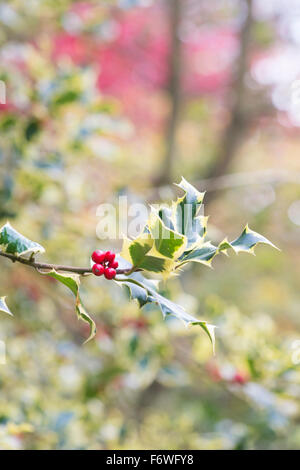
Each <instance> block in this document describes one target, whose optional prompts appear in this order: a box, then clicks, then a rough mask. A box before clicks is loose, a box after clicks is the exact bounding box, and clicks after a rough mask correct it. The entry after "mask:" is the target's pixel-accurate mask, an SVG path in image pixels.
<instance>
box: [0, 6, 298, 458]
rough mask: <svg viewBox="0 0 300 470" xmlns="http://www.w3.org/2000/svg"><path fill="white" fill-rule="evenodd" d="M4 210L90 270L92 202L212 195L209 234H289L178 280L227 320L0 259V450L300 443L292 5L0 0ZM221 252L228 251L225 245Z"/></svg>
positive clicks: (196, 306)
mask: <svg viewBox="0 0 300 470" xmlns="http://www.w3.org/2000/svg"><path fill="white" fill-rule="evenodd" d="M0 23H1V27H0V67H1V74H0V75H1V76H0V78H1V80H3V81H4V82H5V84H6V104H2V105H0V163H1V169H0V182H1V183H0V218H1V224H4V223H5V222H6V221H7V220H9V221H10V222H11V223H12V225H13V226H14V227H15V228H16V229H17V230H19V231H20V232H21V233H23V234H24V235H26V236H27V237H29V238H31V239H33V240H35V241H37V242H39V243H41V244H42V245H43V246H44V247H45V248H46V255H43V259H44V260H45V261H48V262H53V263H55V262H58V263H65V264H74V265H82V266H85V265H87V263H88V262H89V256H90V253H91V252H92V251H93V250H94V249H95V248H100V249H102V248H103V249H105V248H113V249H115V250H119V249H120V247H121V242H120V241H118V240H114V241H111V242H108V241H101V240H99V239H98V238H97V236H96V225H97V223H98V218H97V216H96V208H97V206H98V205H99V204H101V203H103V202H110V203H113V204H114V203H115V202H117V198H118V196H119V195H128V197H129V199H130V201H132V202H135V201H142V202H144V201H148V202H157V201H160V200H168V199H171V198H172V197H173V196H174V194H175V193H174V190H173V189H172V182H173V181H176V182H179V180H180V177H181V175H183V176H184V177H185V178H186V179H187V180H189V181H190V182H191V183H193V184H195V185H196V186H197V187H198V188H199V189H200V190H203V189H206V190H207V195H206V205H205V213H206V215H210V232H209V238H210V239H211V240H213V241H220V240H221V239H222V238H223V237H224V235H229V237H230V238H231V239H232V238H234V237H236V236H237V235H238V234H239V233H240V232H241V229H242V228H243V227H244V226H245V224H246V223H247V222H248V223H249V225H250V227H251V228H252V229H254V230H256V231H259V232H260V233H263V234H264V235H265V236H267V237H268V238H269V239H271V240H272V241H273V243H275V244H276V245H277V246H279V247H280V248H281V250H282V251H281V252H278V251H275V250H272V249H271V248H270V247H265V246H260V247H258V248H257V249H256V257H253V256H249V255H246V254H241V255H239V256H235V255H232V254H231V255H230V258H226V257H218V259H216V260H215V263H214V269H213V270H211V269H208V268H206V267H204V266H201V265H199V266H198V265H197V266H193V267H192V268H190V269H188V270H186V271H185V272H184V273H183V275H182V276H181V277H180V278H177V279H175V280H172V281H169V282H168V283H167V284H166V285H165V286H164V289H165V292H166V294H167V295H168V296H170V298H172V299H173V300H174V301H177V302H179V303H181V304H182V305H184V306H185V308H186V309H187V310H188V311H189V312H191V313H192V314H196V315H198V316H199V317H200V318H204V319H206V320H208V321H209V322H210V323H214V324H216V325H217V326H218V329H217V354H216V356H215V357H213V355H212V351H211V345H210V344H209V341H208V339H207V337H206V336H205V334H204V333H203V332H201V331H200V329H198V328H196V327H195V328H193V329H189V330H186V329H185V328H184V327H182V325H181V324H178V323H177V322H174V321H171V322H169V321H168V322H165V321H163V319H162V317H161V314H160V312H159V311H158V310H157V309H156V308H155V307H151V308H146V309H145V310H143V311H140V310H139V309H138V307H137V305H136V304H135V303H134V302H129V301H128V298H127V297H126V293H125V291H124V292H123V291H122V290H121V289H120V288H119V287H118V286H116V285H115V284H114V283H107V282H106V283H105V281H102V280H99V279H96V278H89V279H87V280H85V281H84V282H83V295H82V296H83V300H84V303H85V305H86V307H87V309H88V311H89V312H90V313H91V314H92V315H93V317H94V318H95V320H96V322H97V326H98V333H97V337H96V339H95V340H93V341H92V342H90V343H88V344H86V345H84V346H83V344H82V343H83V340H84V339H85V338H86V337H87V334H88V331H87V330H86V327H85V325H84V324H82V323H81V322H78V321H77V319H76V315H75V313H74V305H73V299H72V297H71V295H69V293H68V292H67V291H66V290H65V289H64V288H63V286H60V285H57V283H55V282H54V281H51V280H50V279H48V278H46V279H45V277H44V276H40V275H39V274H38V273H36V272H35V271H34V270H31V269H30V268H27V267H23V266H22V265H13V264H12V263H11V262H10V261H9V260H5V259H2V260H1V270H0V285H1V292H0V295H1V296H2V295H7V303H8V306H9V307H10V309H11V310H12V312H13V313H14V317H9V316H6V315H5V314H4V313H0V317H1V318H0V339H1V340H2V341H5V342H6V347H7V358H6V364H1V365H0V448H2V449H130V448H135V449H278V448H282V449H285V448H293V449H299V448H300V427H299V421H300V409H299V394H300V370H299V365H298V363H299V361H300V342H299V340H300V317H299V301H300V292H299V274H300V263H299V260H300V257H299V241H300V238H299V237H300V186H299V183H300V161H299V152H300V105H299V95H300V92H299V90H300V82H299V80H300V56H299V47H300V5H299V1H298V0H286V1H285V2H283V1H280V0H264V1H260V0H210V1H209V2H207V1H205V0H156V1H154V0H119V1H117V0H115V1H114V0H98V1H87V2H74V1H68V0H61V1H60V2H57V1H53V0H44V1H41V0H26V2H25V1H20V0H19V1H18V0H15V1H6V2H1V3H0ZM219 258H220V259H219Z"/></svg>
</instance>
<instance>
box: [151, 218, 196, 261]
mask: <svg viewBox="0 0 300 470" xmlns="http://www.w3.org/2000/svg"><path fill="white" fill-rule="evenodd" d="M148 227H149V231H150V233H151V235H152V238H153V239H154V246H153V248H152V252H153V253H158V254H159V256H163V257H165V258H169V259H172V260H174V259H176V258H178V257H179V256H180V255H181V254H182V253H183V252H184V250H185V248H186V243H187V239H186V237H185V235H182V234H181V233H179V232H176V231H175V230H173V229H171V228H169V227H167V226H166V225H165V224H164V223H163V221H162V219H161V218H160V216H159V213H158V212H157V211H155V210H152V211H151V215H150V219H149V224H148Z"/></svg>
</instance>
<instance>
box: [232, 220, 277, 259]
mask: <svg viewBox="0 0 300 470" xmlns="http://www.w3.org/2000/svg"><path fill="white" fill-rule="evenodd" d="M258 243H265V244H267V245H270V246H272V247H273V248H276V249H278V248H277V247H276V246H275V245H273V243H271V242H270V240H268V239H267V238H265V237H263V236H262V235H260V234H259V233H257V232H254V231H253V230H251V229H250V228H249V227H248V225H246V227H245V228H244V230H243V232H242V233H241V235H240V236H239V237H238V238H237V239H236V240H234V241H233V242H231V243H230V246H231V248H232V249H233V250H234V251H235V252H236V253H239V252H240V251H245V252H251V253H253V252H254V248H255V247H256V245H257V244H258Z"/></svg>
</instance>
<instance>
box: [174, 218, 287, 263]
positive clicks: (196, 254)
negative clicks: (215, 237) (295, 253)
mask: <svg viewBox="0 0 300 470" xmlns="http://www.w3.org/2000/svg"><path fill="white" fill-rule="evenodd" d="M259 243H265V244H267V245H270V246H272V247H273V248H276V249H278V248H277V247H276V246H275V245H273V243H272V242H270V240H268V239H267V238H266V237H263V236H262V235H260V234H259V233H257V232H254V230H251V229H250V228H249V227H248V225H246V227H245V228H244V230H243V232H242V233H241V235H240V236H239V237H238V238H236V239H235V240H234V241H232V242H229V241H228V240H227V239H226V238H225V239H224V240H223V241H222V242H221V243H220V244H219V245H218V246H214V245H213V244H212V243H211V242H204V243H203V244H202V246H199V247H197V248H195V249H194V250H192V251H189V252H185V253H184V254H183V255H182V256H181V258H180V259H179V264H178V266H177V267H180V266H182V265H183V264H186V263H188V262H189V261H195V262H198V263H202V264H206V265H208V266H210V265H211V262H212V260H213V258H214V257H215V256H216V255H217V254H219V253H221V252H224V253H225V254H226V252H227V250H228V249H229V248H231V249H233V250H234V251H235V253H237V254H238V253H240V252H242V251H244V252H246V253H252V254H254V248H255V247H256V245H258V244H259Z"/></svg>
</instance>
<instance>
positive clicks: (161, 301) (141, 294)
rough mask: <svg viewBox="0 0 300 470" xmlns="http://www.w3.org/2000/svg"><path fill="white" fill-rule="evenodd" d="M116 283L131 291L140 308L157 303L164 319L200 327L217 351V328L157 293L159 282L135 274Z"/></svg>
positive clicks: (119, 279)
mask: <svg viewBox="0 0 300 470" xmlns="http://www.w3.org/2000/svg"><path fill="white" fill-rule="evenodd" d="M116 281H117V282H121V283H122V285H125V286H126V287H127V288H128V289H129V291H130V295H131V298H132V299H135V300H137V301H138V303H139V305H140V307H142V306H143V305H145V304H147V303H155V304H157V305H158V306H159V308H160V310H161V312H162V314H163V316H164V317H166V316H169V315H171V316H174V317H176V318H177V319H178V320H181V321H182V322H183V323H184V325H185V326H190V325H199V326H200V327H201V328H202V329H203V330H204V331H205V332H206V334H207V335H208V337H209V339H210V341H211V343H212V346H213V350H215V334H214V329H215V326H214V325H210V324H208V323H207V322H206V321H204V320H199V319H198V318H196V317H194V316H192V315H190V314H189V313H187V312H186V311H185V309H184V308H183V307H181V306H180V305H179V304H176V303H175V302H172V301H171V300H169V299H167V298H166V297H164V296H162V295H161V294H159V293H158V292H157V282H155V281H152V280H149V279H145V278H144V277H143V276H142V274H140V273H133V274H131V275H130V276H128V277H127V278H118V279H116Z"/></svg>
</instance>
